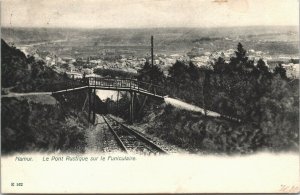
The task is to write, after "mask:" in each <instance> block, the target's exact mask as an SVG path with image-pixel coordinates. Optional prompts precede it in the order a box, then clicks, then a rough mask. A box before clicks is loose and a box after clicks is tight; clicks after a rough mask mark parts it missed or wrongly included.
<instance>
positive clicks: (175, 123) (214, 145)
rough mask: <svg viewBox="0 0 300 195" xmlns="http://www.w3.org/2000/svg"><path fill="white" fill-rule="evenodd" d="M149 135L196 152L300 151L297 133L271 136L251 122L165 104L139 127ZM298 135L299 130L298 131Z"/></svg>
mask: <svg viewBox="0 0 300 195" xmlns="http://www.w3.org/2000/svg"><path fill="white" fill-rule="evenodd" d="M140 126H143V128H145V129H146V132H147V133H149V134H153V135H155V136H158V137H160V138H161V139H163V140H165V141H167V142H169V143H171V144H175V145H177V146H180V147H182V148H184V149H187V150H188V151H190V152H192V153H194V152H196V153H198V152H200V153H226V154H236V153H251V152H256V151H262V150H271V151H280V150H285V151H286V150H297V148H298V144H297V141H298V136H297V133H294V134H292V133H289V134H288V133H287V132H284V131H287V130H285V129H282V132H276V131H274V132H273V133H272V134H270V133H269V132H267V131H265V130H264V129H261V128H258V127H256V126H255V125H253V124H249V123H238V122H234V121H229V120H225V119H222V118H214V117H205V116H203V115H202V114H199V113H195V112H191V111H186V110H182V109H178V108H174V107H172V106H170V105H166V104H162V105H161V106H158V107H157V108H153V110H148V111H147V114H146V116H145V117H144V119H143V123H142V124H140ZM295 132H296V131H295Z"/></svg>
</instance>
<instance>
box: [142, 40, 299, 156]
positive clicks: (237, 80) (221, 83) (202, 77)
mask: <svg viewBox="0 0 300 195" xmlns="http://www.w3.org/2000/svg"><path fill="white" fill-rule="evenodd" d="M212 67H213V68H207V67H203V68H198V67H195V66H194V65H193V64H192V63H190V64H188V65H186V64H185V63H183V62H176V63H175V64H174V65H173V67H171V68H170V70H169V73H170V75H169V77H168V78H161V79H159V78H156V80H160V81H161V83H162V85H163V86H164V89H165V92H166V93H167V94H169V95H170V96H171V97H177V98H180V99H182V100H184V101H186V102H188V103H193V104H195V105H198V106H200V107H203V108H205V109H209V110H212V111H215V112H218V113H221V114H223V115H227V116H230V117H235V118H239V119H241V121H242V123H241V124H239V125H238V126H234V125H233V124H231V123H225V122H224V121H222V122H218V123H216V121H215V119H205V121H206V122H207V124H209V121H210V123H212V124H214V128H215V129H219V128H220V127H222V128H221V129H220V132H224V133H225V134H224V135H223V134H222V135H221V134H219V133H216V132H215V133H212V134H211V135H210V134H209V133H208V130H205V131H204V134H197V135H196V136H195V135H194V134H193V131H189V130H186V131H185V128H184V127H183V126H182V125H179V126H178V127H180V128H182V130H180V128H175V127H174V128H172V127H173V126H172V123H171V121H172V120H173V121H178V119H177V118H171V119H170V121H169V123H168V122H166V123H165V125H163V126H161V127H160V128H162V129H166V128H168V126H170V125H171V128H170V129H168V130H166V131H168V132H169V133H170V135H169V136H170V137H172V139H173V140H172V142H176V143H177V142H178V143H180V145H182V144H183V145H184V144H187V145H189V146H191V145H197V147H200V148H205V147H206V145H211V148H215V150H216V151H226V152H230V151H232V150H236V151H238V150H239V149H238V148H240V147H242V148H243V151H244V150H245V151H252V150H257V149H262V148H271V149H274V150H282V149H287V148H291V147H293V146H295V145H297V140H298V136H299V135H298V134H299V133H298V126H299V125H298V119H299V110H298V108H299V94H298V83H297V82H292V83H290V81H289V79H288V78H287V77H286V72H285V69H284V68H283V67H282V66H281V65H280V64H279V65H278V66H277V67H276V68H275V69H274V71H273V72H271V70H269V68H268V66H267V65H266V64H265V62H264V61H263V60H259V61H258V62H257V64H256V65H255V64H254V61H252V60H249V59H248V57H247V52H246V50H245V49H244V48H243V46H242V44H240V43H239V44H238V47H237V50H236V52H235V57H232V58H231V59H230V62H229V63H226V62H225V60H224V59H222V58H219V59H217V60H216V62H215V63H214V64H212ZM148 69H149V68H148ZM159 75H160V74H159ZM180 114H182V113H180V112H178V116H179V115H180ZM187 115H188V114H187ZM182 117H185V116H184V115H182ZM186 120H187V121H189V120H190V119H189V117H187V118H186ZM191 120H193V119H191ZM195 120H200V121H201V120H204V119H203V117H202V116H201V117H196V118H195ZM180 121H184V120H180ZM196 123H197V122H196ZM223 123H224V124H227V127H226V128H227V129H228V128H229V129H233V130H232V131H231V130H230V131H229V130H224V129H223V126H224V124H223ZM207 124H206V123H205V125H204V127H205V128H206V125H207ZM222 124H223V125H222ZM204 127H203V128H204ZM199 128H200V127H199ZM176 129H177V130H176ZM198 131H200V129H198V130H196V132H198ZM194 133H195V132H194ZM235 134H238V135H244V136H245V137H249V136H250V137H252V134H257V136H260V137H261V138H260V139H261V140H260V141H259V143H256V141H254V142H255V144H254V142H253V140H252V138H251V140H252V141H251V140H250V141H249V142H245V143H243V142H244V141H245V139H246V138H241V141H239V139H235V138H234V139H233V141H232V143H233V144H235V145H236V146H235V147H236V148H235V149H234V145H231V146H226V149H224V148H223V145H224V144H222V143H221V141H216V140H219V139H226V140H231V138H232V137H235ZM222 137H223V138H222ZM224 137H225V138H224ZM166 139H170V138H168V136H166ZM183 139H184V140H183ZM201 139H204V140H205V142H207V143H208V144H204V145H203V142H204V140H202V141H201ZM247 139H248V138H247ZM249 139H250V138H249ZM192 140H194V141H192ZM191 143H194V144H191ZM226 143H227V142H226ZM239 143H241V144H246V145H247V147H248V149H247V147H246V146H245V145H243V146H240V145H239ZM190 144H191V145H190ZM225 145H226V144H225ZM228 147H229V148H231V149H228ZM241 151H242V150H241Z"/></svg>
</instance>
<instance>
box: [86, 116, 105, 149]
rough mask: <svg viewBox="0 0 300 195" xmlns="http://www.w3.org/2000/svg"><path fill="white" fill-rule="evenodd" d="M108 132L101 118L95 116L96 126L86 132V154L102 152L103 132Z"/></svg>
mask: <svg viewBox="0 0 300 195" xmlns="http://www.w3.org/2000/svg"><path fill="white" fill-rule="evenodd" d="M106 130H108V127H107V125H106V124H105V122H104V120H103V118H102V117H101V116H100V115H96V125H94V126H91V128H90V129H89V130H88V132H87V147H86V152H87V153H90V152H104V147H105V145H104V143H105V131H106Z"/></svg>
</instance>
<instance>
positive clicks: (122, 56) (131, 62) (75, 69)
mask: <svg viewBox="0 0 300 195" xmlns="http://www.w3.org/2000/svg"><path fill="white" fill-rule="evenodd" d="M17 48H19V49H20V50H21V51H22V52H24V53H25V54H26V55H30V56H33V57H34V58H35V59H37V60H43V61H45V63H46V65H47V66H49V67H51V68H52V69H53V70H55V71H56V72H58V73H66V74H67V75H68V76H69V77H71V78H82V77H83V75H85V76H87V77H91V76H98V75H96V74H94V70H96V69H111V70H119V71H124V72H128V73H132V74H137V71H138V70H139V69H141V68H142V67H143V65H144V64H145V62H147V61H148V62H149V63H151V58H150V55H149V54H146V55H144V56H139V57H137V56H134V52H133V51H129V50H116V49H102V50H100V51H99V52H98V53H99V55H98V56H89V57H86V58H83V57H77V58H75V57H72V56H69V57H60V56H57V55H56V54H53V53H50V52H48V51H40V50H39V49H34V48H33V47H31V46H29V45H26V46H17ZM234 52H235V50H234V49H228V50H221V51H217V52H209V51H206V50H205V49H203V48H199V47H194V48H192V49H191V50H190V51H188V52H187V53H186V54H178V53H174V54H170V55H167V54H155V55H154V62H153V63H154V65H157V66H158V67H159V68H160V69H161V70H162V71H163V73H164V74H165V76H167V75H168V69H169V68H170V67H171V66H172V65H173V64H174V63H175V62H176V61H177V60H178V61H182V62H185V63H188V62H190V61H191V62H193V63H194V64H195V65H196V66H198V67H205V68H208V69H212V68H213V64H214V62H215V61H216V60H217V59H218V58H219V57H222V58H223V59H225V62H229V61H230V58H231V57H232V56H234V54H235V53H234ZM247 52H248V57H249V59H250V60H253V61H254V63H255V64H256V63H257V61H258V60H259V59H263V60H264V62H265V63H266V65H267V66H269V68H270V69H271V70H272V69H273V68H274V67H275V65H276V64H278V63H281V64H282V66H283V67H284V68H285V69H286V74H287V76H288V77H289V78H291V79H295V78H299V57H297V56H287V55H284V56H278V57H276V58H275V57H274V56H273V57H272V56H271V55H268V53H265V52H262V51H256V50H254V49H250V50H248V51H247ZM75 53H76V51H75Z"/></svg>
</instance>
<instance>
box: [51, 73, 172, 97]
mask: <svg viewBox="0 0 300 195" xmlns="http://www.w3.org/2000/svg"><path fill="white" fill-rule="evenodd" d="M83 88H94V89H104V90H118V91H133V92H138V93H142V94H144V95H150V96H155V97H163V96H164V95H166V92H165V90H164V88H163V87H161V86H159V85H155V84H152V83H147V82H142V81H138V80H135V79H116V78H100V77H89V78H84V79H79V80H78V79H76V80H72V81H70V82H64V83H56V84H54V85H53V86H52V89H53V90H52V92H53V93H61V92H67V91H72V90H77V89H83Z"/></svg>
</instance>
